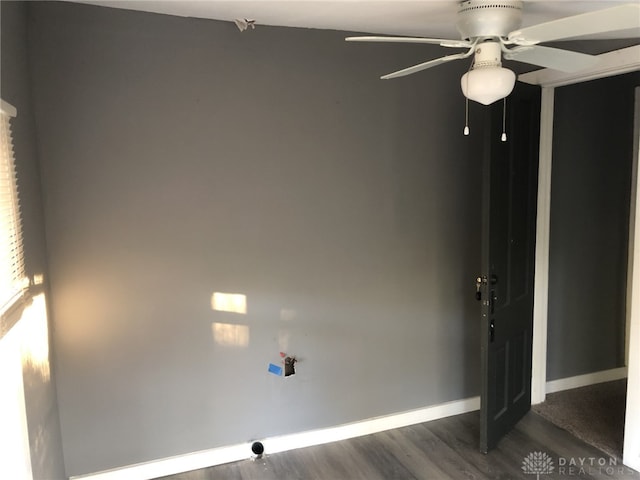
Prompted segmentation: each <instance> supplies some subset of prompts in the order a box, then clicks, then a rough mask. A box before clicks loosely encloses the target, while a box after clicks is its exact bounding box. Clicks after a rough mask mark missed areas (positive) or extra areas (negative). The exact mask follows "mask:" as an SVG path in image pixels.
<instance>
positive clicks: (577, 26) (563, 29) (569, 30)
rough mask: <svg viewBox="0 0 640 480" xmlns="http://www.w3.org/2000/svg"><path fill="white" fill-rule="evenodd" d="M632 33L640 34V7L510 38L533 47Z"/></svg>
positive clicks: (590, 15)
mask: <svg viewBox="0 0 640 480" xmlns="http://www.w3.org/2000/svg"><path fill="white" fill-rule="evenodd" d="M628 29H638V30H639V32H638V33H639V34H640V3H636V4H627V5H620V6H618V7H612V8H606V9H604V10H597V11H595V12H588V13H583V14H580V15H575V16H572V17H566V18H560V19H558V20H553V21H551V22H545V23H540V24H538V25H533V26H531V27H525V28H521V29H520V30H516V31H514V32H511V33H510V34H509V35H508V36H507V38H508V40H509V41H510V42H512V43H516V44H518V45H532V44H536V43H541V42H549V41H552V40H561V39H566V38H575V37H582V36H585V35H595V34H599V33H607V32H614V31H619V30H628Z"/></svg>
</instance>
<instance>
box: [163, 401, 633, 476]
mask: <svg viewBox="0 0 640 480" xmlns="http://www.w3.org/2000/svg"><path fill="white" fill-rule="evenodd" d="M478 438H479V414H478V412H472V413H467V414H464V415H458V416H454V417H449V418H443V419H440V420H435V421H433V422H428V423H423V424H419V425H413V426H410V427H403V428H398V429H395V430H389V431H386V432H381V433H376V434H373V435H367V436H364V437H358V438H353V439H350V440H344V441H340V442H335V443H330V444H326V445H319V446H315V447H308V448H301V449H298V450H291V451H288V452H283V453H277V454H272V455H269V454H268V452H267V454H266V455H264V456H263V457H262V458H260V459H255V460H254V459H250V460H244V461H240V462H234V463H229V464H226V465H219V466H216V467H211V468H206V469H202V470H196V471H193V472H189V473H183V474H180V475H173V476H170V477H164V480H213V479H215V480H227V479H228V480H297V479H299V480H352V479H354V480H355V479H362V480H395V479H397V480H414V479H415V480H419V479H429V480H432V479H436V480H440V479H443V480H444V479H455V480H459V479H469V480H470V479H474V480H482V479H492V480H493V479H504V480H507V479H509V480H511V479H528V480H551V479H576V480H584V479H590V478H616V479H640V475H639V474H638V472H635V471H634V470H630V469H629V468H627V467H624V466H622V465H621V464H618V465H611V464H610V463H609V462H610V459H609V457H608V456H607V455H606V454H604V453H603V452H601V451H599V450H597V449H596V448H594V447H592V446H590V445H588V444H586V443H584V442H582V441H581V440H578V439H577V438H576V437H574V436H572V435H571V434H569V433H568V432H566V431H565V430H561V429H560V428H558V427H556V426H555V425H553V424H552V423H550V422H549V421H547V420H545V419H544V418H542V417H540V416H539V415H537V414H535V413H531V412H530V413H529V414H527V416H526V417H525V418H524V419H523V420H521V421H520V423H519V424H518V425H517V427H516V428H515V429H514V430H513V431H512V432H511V433H509V434H508V435H507V437H505V438H504V439H503V440H502V441H501V442H500V444H499V445H498V448H496V449H495V450H493V451H492V452H490V453H489V454H488V455H483V454H482V453H480V452H479V451H478ZM532 452H544V453H545V454H546V455H548V456H549V457H551V461H552V462H553V463H552V464H553V471H552V472H551V473H544V472H543V473H541V474H540V475H539V478H537V477H538V475H536V474H535V473H531V468H530V469H529V472H525V471H524V470H523V461H524V459H525V457H527V456H528V455H530V454H531V453H532ZM581 461H582V462H583V465H582V466H581V465H580V462H581ZM612 461H613V460H612ZM601 462H606V466H600V465H598V464H599V463H601ZM572 463H573V464H575V466H574V465H572ZM547 470H549V469H547Z"/></svg>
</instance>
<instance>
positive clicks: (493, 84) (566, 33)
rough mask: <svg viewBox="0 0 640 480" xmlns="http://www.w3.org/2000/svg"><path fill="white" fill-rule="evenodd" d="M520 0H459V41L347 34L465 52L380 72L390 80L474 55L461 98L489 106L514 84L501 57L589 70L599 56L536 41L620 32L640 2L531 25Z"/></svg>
mask: <svg viewBox="0 0 640 480" xmlns="http://www.w3.org/2000/svg"><path fill="white" fill-rule="evenodd" d="M522 6H523V2H522V0H463V1H461V2H460V3H459V8H458V15H457V22H456V27H457V29H458V31H459V32H460V34H461V39H460V40H447V39H441V38H422V37H378V36H365V37H347V38H346V39H345V40H347V41H349V42H394V43H426V44H436V45H440V46H442V47H447V48H463V49H466V52H463V53H456V54H453V55H447V56H444V57H440V58H436V59H435V60H429V61H427V62H424V63H420V64H418V65H414V66H411V67H408V68H404V69H402V70H399V71H397V72H393V73H389V74H387V75H383V76H382V77H381V78H382V79H385V80H386V79H391V78H398V77H403V76H405V75H410V74H412V73H416V72H420V71H422V70H426V69H428V68H431V67H435V66H437V65H441V64H443V63H446V62H450V61H452V60H460V59H464V58H468V57H471V56H472V55H473V56H474V58H473V62H472V63H471V66H470V68H469V71H468V72H467V73H465V74H464V75H463V76H462V78H461V80H460V84H461V87H462V92H463V93H464V95H465V97H467V98H468V99H470V100H474V101H476V102H479V103H482V104H484V105H489V104H491V103H493V102H495V101H497V100H499V99H501V98H505V97H506V96H508V95H509V94H510V93H511V91H512V90H513V87H514V85H515V80H516V76H515V73H514V72H512V71H511V70H509V69H506V68H503V67H502V58H503V57H504V58H505V59H506V60H515V61H519V62H524V63H529V64H532V65H538V66H541V67H547V68H551V69H554V70H560V71H564V72H574V71H579V70H583V69H585V68H589V67H591V66H593V65H595V64H596V63H597V62H598V57H596V56H593V55H587V54H584V53H579V52H573V51H569V50H562V49H559V48H551V47H545V46H541V45H539V44H540V43H545V42H550V41H554V40H564V39H569V38H576V37H582V36H585V35H595V34H602V33H608V32H615V31H620V30H628V29H638V36H639V37H640V3H635V4H626V5H620V6H616V7H611V8H606V9H604V10H597V11H594V12H589V13H583V14H580V15H575V16H571V17H565V18H561V19H558V20H553V21H550V22H545V23H540V24H538V25H533V26H530V27H524V28H520V26H521V25H522Z"/></svg>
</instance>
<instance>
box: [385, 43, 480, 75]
mask: <svg viewBox="0 0 640 480" xmlns="http://www.w3.org/2000/svg"><path fill="white" fill-rule="evenodd" d="M471 53H473V48H472V49H471V50H470V51H469V52H467V53H458V54H456V55H447V56H446V57H441V58H436V59H435V60H429V61H428V62H424V63H420V64H418V65H414V66H413V67H408V68H404V69H402V70H398V71H397V72H393V73H388V74H386V75H383V76H382V77H380V78H381V79H382V80H389V79H391V78H398V77H404V76H405V75H411V74H412V73H416V72H420V71H421V70H426V69H427V68H431V67H435V66H437V65H441V64H443V63H446V62H450V61H452V60H459V59H461V58H466V57H468V56H469V55H471Z"/></svg>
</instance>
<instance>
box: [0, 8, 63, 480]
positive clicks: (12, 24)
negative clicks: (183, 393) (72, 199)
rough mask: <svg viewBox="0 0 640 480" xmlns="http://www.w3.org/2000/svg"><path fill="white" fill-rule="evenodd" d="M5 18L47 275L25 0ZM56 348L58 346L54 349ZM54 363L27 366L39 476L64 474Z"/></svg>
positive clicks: (33, 236)
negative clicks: (46, 371) (47, 369)
mask: <svg viewBox="0 0 640 480" xmlns="http://www.w3.org/2000/svg"><path fill="white" fill-rule="evenodd" d="M0 18H1V25H0V32H1V38H0V44H1V46H2V51H1V57H0V58H1V59H2V66H1V68H0V72H1V75H2V77H1V79H0V85H1V96H2V99H3V100H5V101H8V102H9V103H11V104H12V105H13V106H15V107H16V108H17V109H18V116H17V117H16V118H14V119H13V120H12V122H11V123H12V131H13V141H14V152H15V158H16V170H17V177H18V189H19V193H20V204H21V210H22V223H23V240H24V254H25V262H26V271H27V274H28V275H29V276H30V277H31V276H33V275H37V274H44V276H45V279H46V273H47V264H46V255H45V241H44V238H45V237H44V222H43V213H42V198H41V194H40V174H39V168H38V157H37V153H36V135H35V123H34V115H33V108H32V101H31V93H30V88H29V83H30V79H29V69H28V61H27V58H28V55H27V6H26V4H24V3H17V2H6V1H2V2H0ZM0 327H2V326H1V325H0ZM49 329H51V326H50V327H49ZM4 333H5V332H4V329H3V328H0V336H1V335H2V334H4ZM51 349H52V346H50V352H51ZM54 367H55V365H51V366H50V368H51V369H53V372H51V373H52V375H51V376H46V375H42V374H41V370H40V369H38V368H34V365H32V364H31V363H29V362H25V364H24V365H23V383H24V389H25V392H24V393H25V407H26V412H27V424H28V430H29V432H28V433H29V444H30V447H31V462H32V471H33V477H34V479H35V480H45V479H46V480H49V479H60V478H63V477H64V465H63V457H62V441H61V437H60V425H59V421H58V407H57V402H56V389H55V382H54V378H55V368H54Z"/></svg>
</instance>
